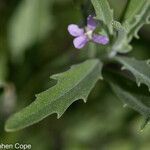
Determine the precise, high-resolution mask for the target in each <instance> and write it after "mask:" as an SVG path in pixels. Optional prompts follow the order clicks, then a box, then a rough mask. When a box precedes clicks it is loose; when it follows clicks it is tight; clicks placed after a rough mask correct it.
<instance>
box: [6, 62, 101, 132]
mask: <svg viewBox="0 0 150 150" xmlns="http://www.w3.org/2000/svg"><path fill="white" fill-rule="evenodd" d="M101 69H102V63H100V62H99V60H97V59H93V60H92V59H91V60H87V61H85V62H83V63H81V64H79V65H75V66H72V67H71V69H70V70H69V71H66V72H64V73H60V74H56V75H53V76H52V77H51V78H52V79H55V80H57V84H56V85H55V86H53V87H52V88H50V89H48V90H47V91H45V92H43V93H40V94H38V95H36V97H37V99H36V101H34V102H33V103H32V104H31V105H29V106H28V107H26V108H24V109H23V110H22V111H20V112H19V113H17V114H15V115H14V116H12V117H11V118H10V119H9V120H8V121H7V123H6V127H5V129H6V131H15V130H18V129H22V128H24V127H26V126H29V125H31V124H33V123H36V122H38V121H40V120H42V119H43V118H45V117H46V116H48V115H50V114H53V113H57V118H60V116H61V115H62V114H63V113H64V112H65V110H66V109H67V108H68V107H69V106H70V105H71V104H72V103H73V102H74V101H76V100H78V99H83V101H84V102H86V100H87V97H88V95H89V93H90V91H91V90H92V88H93V86H94V85H95V83H96V82H97V81H98V79H100V78H102V76H101Z"/></svg>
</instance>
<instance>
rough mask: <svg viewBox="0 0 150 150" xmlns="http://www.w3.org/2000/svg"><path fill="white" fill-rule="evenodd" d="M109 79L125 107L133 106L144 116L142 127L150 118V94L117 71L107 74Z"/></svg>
mask: <svg viewBox="0 0 150 150" xmlns="http://www.w3.org/2000/svg"><path fill="white" fill-rule="evenodd" d="M107 81H108V83H109V84H110V86H111V88H112V90H113V92H114V93H115V94H116V95H117V97H118V98H119V99H120V100H122V102H123V103H124V105H123V107H131V108H132V109H134V110H135V111H137V112H139V113H140V114H141V115H143V116H144V118H145V122H144V124H143V125H142V127H141V128H144V127H145V125H146V124H147V123H148V122H149V120H150V102H149V99H150V94H149V93H148V92H145V89H143V88H142V87H141V88H138V87H137V86H135V83H134V82H133V81H131V80H130V79H127V78H125V77H123V76H121V75H119V74H117V73H110V72H109V76H108V75H107Z"/></svg>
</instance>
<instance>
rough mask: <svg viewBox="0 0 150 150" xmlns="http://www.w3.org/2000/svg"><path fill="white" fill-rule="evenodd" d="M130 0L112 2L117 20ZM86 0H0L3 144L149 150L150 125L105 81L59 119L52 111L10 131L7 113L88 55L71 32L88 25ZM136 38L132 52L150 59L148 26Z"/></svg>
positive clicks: (48, 149)
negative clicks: (71, 28)
mask: <svg viewBox="0 0 150 150" xmlns="http://www.w3.org/2000/svg"><path fill="white" fill-rule="evenodd" d="M126 2H127V1H126V0H122V1H120V0H110V5H111V7H112V8H113V9H114V14H115V19H117V20H119V19H120V18H121V16H122V12H123V10H124V8H125V6H126ZM90 8H91V6H89V1H88V0H19V1H18V0H0V143H4V144H5V143H16V142H19V143H28V144H31V145H32V149H33V150H149V149H150V125H147V126H146V128H145V129H144V130H143V131H140V125H141V124H142V123H143V121H144V119H143V118H142V117H141V116H140V115H139V114H138V113H136V112H134V111H133V110H131V109H129V108H123V104H122V102H121V101H120V100H118V98H117V97H116V96H115V95H114V94H113V93H112V92H111V90H110V88H109V86H108V85H107V83H106V82H104V81H99V83H97V85H96V87H95V88H94V89H93V91H92V92H91V94H90V96H89V99H88V102H87V103H86V104H84V103H83V101H77V102H75V103H74V104H73V105H72V106H71V107H69V109H68V110H67V111H66V113H65V114H64V115H63V116H62V117H61V118H60V119H59V120H57V119H56V116H55V115H52V116H50V117H48V118H46V119H44V120H43V121H41V122H39V123H37V124H35V125H33V126H30V127H28V128H26V129H24V130H21V131H18V132H14V133H6V132H5V131H4V123H5V121H6V119H7V118H8V116H9V115H11V114H12V113H14V112H16V111H18V110H20V109H22V108H23V107H25V106H27V105H28V104H30V103H31V102H32V101H33V100H34V99H35V96H34V95H35V94H37V93H39V92H41V91H43V90H45V89H47V88H49V87H50V86H52V85H54V84H55V82H54V81H51V80H50V79H49V76H50V75H52V74H54V73H58V72H61V71H65V70H66V69H68V67H69V66H70V65H72V64H74V63H76V62H81V61H82V60H85V59H86V58H87V51H86V48H85V49H84V50H81V51H79V50H76V49H75V48H74V47H73V45H72V37H71V36H70V35H69V34H68V32H67V26H68V24H71V23H77V24H80V25H82V24H84V19H85V16H86V15H88V14H89V13H91V12H92V9H90ZM139 35H140V39H138V40H136V39H134V40H133V41H132V45H133V51H132V52H131V53H130V54H129V55H131V56H133V55H134V56H135V57H136V58H138V59H148V58H150V52H149V46H150V45H149V43H150V36H149V35H150V28H149V26H148V25H145V26H144V27H143V28H142V29H141V30H140V32H139Z"/></svg>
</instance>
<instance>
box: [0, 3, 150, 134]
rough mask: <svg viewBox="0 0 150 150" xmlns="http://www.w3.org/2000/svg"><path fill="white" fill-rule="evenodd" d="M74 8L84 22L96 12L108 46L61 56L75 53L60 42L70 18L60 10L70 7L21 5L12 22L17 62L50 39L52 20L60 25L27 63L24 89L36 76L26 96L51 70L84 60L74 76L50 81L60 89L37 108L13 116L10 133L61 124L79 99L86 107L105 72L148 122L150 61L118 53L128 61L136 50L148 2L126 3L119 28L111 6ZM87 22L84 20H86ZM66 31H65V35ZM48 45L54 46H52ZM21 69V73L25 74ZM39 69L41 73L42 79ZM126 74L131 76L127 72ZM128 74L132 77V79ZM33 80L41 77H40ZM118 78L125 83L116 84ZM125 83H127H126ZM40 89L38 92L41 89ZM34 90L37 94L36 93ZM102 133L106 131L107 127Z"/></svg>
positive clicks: (46, 95)
mask: <svg viewBox="0 0 150 150" xmlns="http://www.w3.org/2000/svg"><path fill="white" fill-rule="evenodd" d="M74 2H75V3H73V1H72V3H73V4H77V5H81V8H82V15H83V16H88V15H89V14H88V12H89V8H92V5H93V7H94V9H95V14H96V19H97V20H100V21H101V23H102V25H101V26H100V27H101V30H100V31H99V33H107V35H108V37H109V38H110V43H109V44H108V45H106V46H101V45H98V44H97V45H95V43H90V44H89V47H88V48H87V47H86V48H85V51H84V50H83V51H80V52H79V54H77V53H78V52H72V53H70V52H69V53H68V52H67V53H64V54H63V57H62V53H63V52H62V51H61V52H60V50H68V51H70V49H72V47H71V48H70V46H68V45H69V42H68V41H69V40H68V39H67V38H64V37H65V36H66V35H64V36H62V35H63V34H65V32H64V31H65V30H66V28H67V23H68V22H65V23H64V24H63V23H62V22H61V19H62V18H61V17H62V16H63V15H64V14H65V15H66V14H67V15H68V16H69V15H70V11H69V13H68V12H65V13H64V14H63V13H61V10H63V11H65V8H66V6H65V7H63V4H64V2H62V1H61V2H60V1H58V2H57V1H55V2H54V1H51V0H43V1H40V0H38V1H37V0H29V1H26V0H23V1H22V2H21V4H20V5H19V7H18V9H17V10H16V11H15V13H14V15H13V16H12V19H11V21H10V24H9V31H8V32H9V34H8V37H9V43H10V48H11V53H12V56H14V57H15V58H16V60H18V59H20V58H21V57H18V56H23V55H24V51H25V50H26V49H28V48H30V47H31V46H32V45H33V44H35V43H36V42H37V43H40V42H41V40H43V39H44V38H45V37H46V35H47V33H49V31H50V29H51V27H52V26H53V19H52V14H54V15H56V16H57V15H58V16H57V19H56V20H55V21H56V24H57V25H55V26H56V27H55V29H54V31H53V32H52V34H51V36H50V39H48V43H47V45H46V46H45V47H44V48H43V47H42V48H41V49H40V48H39V49H40V50H39V49H38V48H37V49H34V51H32V53H31V54H29V55H28V56H29V57H30V55H31V56H32V55H33V58H31V60H28V59H27V60H28V62H27V63H26V64H25V71H24V70H23V71H24V72H25V73H26V72H27V73H26V74H27V77H26V76H25V77H24V79H23V80H24V83H25V82H26V81H27V79H29V78H30V74H32V73H33V72H34V73H33V74H34V76H33V79H31V82H29V83H28V85H26V86H25V90H27V91H30V90H32V89H31V88H33V87H34V86H36V85H33V84H36V83H37V84H39V85H40V86H41V84H40V83H42V82H43V81H42V82H41V80H44V78H45V76H46V75H45V74H44V73H45V72H46V73H47V72H48V71H49V70H51V73H52V72H53V69H54V72H56V70H57V69H60V68H59V67H60V66H63V67H64V66H69V65H70V64H73V63H74V62H80V61H81V60H84V62H83V63H81V64H78V65H74V66H73V67H71V69H70V70H68V71H66V72H63V73H60V74H56V75H53V76H51V78H52V79H54V80H56V81H57V83H56V85H54V86H52V87H51V88H49V89H48V90H46V91H44V92H42V93H40V94H37V95H36V100H35V101H34V102H32V103H31V104H30V105H29V106H27V107H26V108H24V109H23V110H21V111H20V112H18V113H16V114H14V115H13V116H11V117H10V118H9V119H8V120H7V122H6V124H5V130H6V131H8V132H12V131H16V130H20V129H23V128H25V127H27V126H30V125H32V124H35V123H37V122H39V121H41V120H42V119H44V118H46V117H47V116H49V115H51V114H54V113H56V114H57V118H60V117H61V116H62V115H63V113H64V112H65V111H66V110H67V108H68V107H69V106H70V105H71V104H72V103H73V102H75V101H77V100H79V99H83V101H84V102H86V101H87V97H88V95H89V93H90V92H91V90H92V88H93V87H94V85H95V84H96V82H97V81H98V79H100V78H102V75H101V71H102V68H103V70H104V73H105V70H107V69H110V70H111V72H109V76H108V75H107V76H104V79H105V80H106V81H108V83H109V84H110V85H111V87H112V89H113V91H114V93H115V94H116V95H117V96H118V97H119V98H120V99H122V100H123V102H124V103H125V104H127V106H129V107H131V108H133V109H134V110H136V111H138V112H139V113H141V114H142V115H143V116H144V117H145V118H146V121H149V118H150V108H149V107H150V103H149V102H148V100H149V98H150V97H149V92H148V90H147V89H145V88H142V87H140V84H145V85H146V86H148V88H149V89H150V61H142V60H141V61H139V60H136V59H132V58H129V57H127V56H120V55H118V53H121V54H123V55H126V53H128V52H130V51H131V48H132V47H131V45H130V41H131V40H132V39H133V37H138V36H137V32H138V31H139V29H140V28H141V27H142V26H143V25H144V24H146V23H149V16H150V13H149V11H150V1H149V0H141V1H139V0H130V1H128V2H127V7H126V9H125V12H124V15H123V16H124V18H123V20H122V22H121V23H120V22H119V21H115V20H114V13H113V12H114V10H113V9H111V8H110V6H109V3H108V1H107V0H91V2H92V3H90V2H89V1H84V0H82V1H78V0H77V1H76V0H75V1H74ZM53 3H55V5H53V7H52V4H53ZM72 3H71V4H72ZM49 6H50V7H49ZM67 7H68V8H69V9H72V7H71V5H70V3H69V4H68V6H67ZM87 7H88V8H87ZM77 10H79V9H77ZM91 11H93V9H91V10H90V12H91ZM92 13H94V12H92ZM65 15H64V16H65ZM73 17H76V16H75V15H74V14H73V15H72V16H71V17H70V18H71V19H72V18H73ZM84 19H85V20H86V18H84ZM62 20H63V19H62ZM72 20H73V19H72ZM65 21H66V20H65ZM83 22H84V21H83ZM61 24H62V25H61ZM64 27H66V28H65V29H63V28H64ZM60 29H61V30H60ZM96 31H98V30H95V31H94V32H96ZM66 37H67V36H66ZM49 41H50V42H51V43H49ZM53 41H55V42H53ZM60 41H61V42H62V45H61V44H60ZM49 45H50V46H49ZM51 45H54V49H53V46H52V47H51ZM68 47H69V48H68ZM45 49H48V50H47V51H46V52H45V51H43V50H45ZM87 49H88V52H87ZM38 50H39V51H38ZM49 50H51V51H49ZM55 50H58V51H59V52H56V54H54V56H57V55H60V56H61V58H60V56H59V57H58V58H57V59H53V55H51V56H50V53H51V52H55ZM36 55H38V57H35V56H36ZM16 56H17V57H16ZM34 58H37V59H38V60H40V61H41V63H40V65H37V63H39V62H38V61H35V59H34ZM45 58H47V60H45ZM51 59H52V60H51ZM33 60H34V61H35V62H34V61H33ZM49 60H50V61H51V62H50V64H48V63H47V62H49ZM85 60H86V61H85ZM114 61H115V63H117V65H116V64H115V66H113V65H114ZM4 62H5V60H4V59H0V69H2V70H3V66H4ZM33 62H34V63H33ZM45 62H46V63H45ZM32 63H33V64H32ZM103 64H104V65H103ZM120 64H122V66H123V67H122V71H120V70H119V69H120V68H118V66H120ZM1 65H2V67H1ZM19 65H20V64H18V66H19ZM22 66H23V65H22ZM22 66H21V67H20V68H22ZM45 66H46V67H45ZM63 67H62V68H61V69H65V67H64V68H63ZM14 68H15V67H14ZM14 68H13V69H14ZM41 68H42V69H41ZM43 68H44V69H43ZM49 68H50V69H49ZM15 69H16V68H15ZM15 69H14V70H15ZM17 69H18V68H17ZM36 69H39V70H38V71H39V72H40V73H39V74H38V71H37V70H36ZM124 69H125V70H128V71H127V72H125V71H124ZM36 71H37V72H36ZM112 72H121V74H120V75H119V76H118V74H115V75H114V73H112ZM129 72H130V73H132V74H129ZM2 73H3V71H1V70H0V80H3V79H1V78H3V74H2ZM13 73H14V71H13ZM13 73H12V74H13ZM22 74H24V73H22ZM35 74H38V75H37V76H36V75H35ZM132 75H133V76H134V77H135V79H136V82H137V85H138V86H139V87H137V86H136V84H135V81H134V78H133V76H132ZM15 76H16V74H15V73H14V78H15ZM124 76H128V78H127V79H124ZM20 78H22V76H20ZM114 78H117V79H121V80H119V81H118V80H116V79H115V80H114ZM131 79H132V80H131ZM17 80H18V78H17ZM124 80H125V82H123V81H124ZM15 82H16V85H17V86H18V87H17V89H18V90H20V89H19V88H20V86H19V84H20V83H18V82H17V81H15ZM25 84H26V83H25ZM22 85H24V84H21V88H22ZM32 85H33V86H32ZM40 86H38V88H39V87H40ZM50 86H51V85H50ZM142 86H143V85H142ZM28 88H29V89H28ZM34 90H35V91H37V90H36V88H35V89H34ZM20 91H21V90H20ZM108 92H109V90H108V91H107V93H108ZM146 92H147V93H146ZM20 93H21V94H20ZM20 93H19V94H20V95H21V96H22V93H23V94H24V95H26V93H24V92H22V91H21V92H20ZM107 93H106V95H107ZM30 94H31V95H33V93H32V92H31V93H30V92H29V95H30ZM100 94H104V93H102V92H101V93H100V92H99V91H97V95H100ZM24 95H23V96H24ZM21 96H20V97H21ZM23 96H22V97H23ZM104 97H105V96H104ZM97 99H99V97H97ZM100 106H102V107H103V101H102V104H101V102H100V105H98V107H100ZM106 108H107V109H108V107H104V109H106ZM90 109H91V108H90ZM91 110H92V109H91ZM103 111H104V110H103ZM107 111H108V110H107ZM92 112H93V110H92ZM105 114H106V112H105V113H104V116H105ZM97 118H98V117H96V118H95V119H93V118H92V119H91V120H93V121H94V123H93V122H92V124H91V125H90V127H88V126H87V130H89V128H92V127H91V126H94V124H95V122H96V123H99V121H98V120H97ZM73 119H74V118H73ZM80 119H81V118H80ZM103 120H104V119H103ZM86 121H87V119H86ZM86 123H87V122H86ZM146 123H147V122H146ZM109 124H110V123H109ZM102 129H103V130H104V127H103V128H102ZM97 131H99V126H97V127H96V129H93V130H92V131H91V133H90V132H89V133H90V134H93V133H94V132H95V133H97ZM86 132H87V131H86ZM95 133H94V134H95ZM81 136H82V135H81Z"/></svg>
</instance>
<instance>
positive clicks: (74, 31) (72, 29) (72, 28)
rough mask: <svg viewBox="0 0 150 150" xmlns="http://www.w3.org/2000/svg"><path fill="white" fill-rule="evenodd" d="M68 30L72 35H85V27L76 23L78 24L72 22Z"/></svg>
mask: <svg viewBox="0 0 150 150" xmlns="http://www.w3.org/2000/svg"><path fill="white" fill-rule="evenodd" d="M68 32H69V33H70V34H71V35H72V36H74V37H77V36H81V35H83V33H84V29H82V28H79V26H78V25H76V24H70V25H69V26H68Z"/></svg>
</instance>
